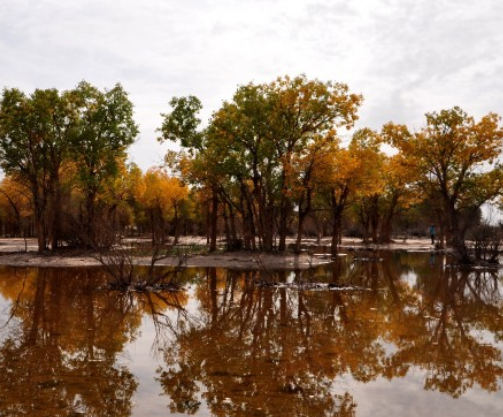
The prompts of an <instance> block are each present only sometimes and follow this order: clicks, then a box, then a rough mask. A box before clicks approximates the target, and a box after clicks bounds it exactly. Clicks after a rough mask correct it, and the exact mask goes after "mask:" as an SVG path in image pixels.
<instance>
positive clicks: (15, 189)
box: [0, 176, 33, 237]
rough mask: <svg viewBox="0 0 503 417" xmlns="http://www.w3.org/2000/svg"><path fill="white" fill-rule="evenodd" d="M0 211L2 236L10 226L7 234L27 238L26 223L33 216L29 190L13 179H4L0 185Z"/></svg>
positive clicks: (9, 177) (10, 177)
mask: <svg viewBox="0 0 503 417" xmlns="http://www.w3.org/2000/svg"><path fill="white" fill-rule="evenodd" d="M0 210H1V212H2V218H3V219H2V220H3V223H4V224H3V230H2V232H3V234H5V233H6V232H7V226H9V225H10V226H11V229H10V231H9V232H7V233H9V234H10V235H14V236H23V237H26V236H28V231H27V230H26V226H27V224H26V223H27V222H29V220H30V218H31V217H32V216H33V211H32V204H31V200H30V189H29V187H28V186H27V185H26V184H24V183H23V182H21V181H17V180H16V178H15V177H12V176H8V177H5V178H4V179H3V180H2V182H1V183H0Z"/></svg>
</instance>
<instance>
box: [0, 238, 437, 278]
mask: <svg viewBox="0 0 503 417" xmlns="http://www.w3.org/2000/svg"><path fill="white" fill-rule="evenodd" d="M202 242H204V244H205V243H206V242H205V239H202V238H197V237H183V238H182V239H181V242H180V244H181V245H186V246H189V245H193V246H204V244H203V243H202ZM303 245H305V246H306V247H307V248H309V249H308V250H306V251H304V252H302V253H301V254H293V253H289V252H287V253H285V254H270V253H260V252H248V251H236V252H215V253H210V254H204V255H188V256H187V257H186V260H185V262H184V266H186V267H188V268H213V267H222V268H231V269H246V270H253V269H262V268H267V269H309V268H311V267H314V266H318V265H322V264H327V263H330V262H332V259H331V256H330V253H329V250H330V244H329V238H327V239H323V240H322V241H321V244H317V243H316V240H315V239H312V240H310V239H305V240H304V241H303ZM25 247H26V249H27V251H25ZM36 248H37V247H36V241H35V240H34V239H30V240H27V241H26V246H25V241H24V240H23V239H0V265H3V266H11V267H28V268H30V267H31V268H41V267H42V268H67V267H99V266H101V263H100V261H99V260H98V259H96V257H93V256H92V255H89V254H86V255H78V254H64V253H63V254H55V255H39V254H38V253H37V252H36ZM315 249H316V250H315ZM320 250H323V251H324V252H325V253H323V252H321V253H316V252H320ZM369 250H370V251H374V252H375V251H401V252H416V253H417V252H423V253H424V252H426V253H430V252H431V253H439V252H438V251H436V250H435V248H434V247H433V245H431V242H430V241H429V239H426V238H423V239H408V240H406V241H398V242H394V243H390V244H379V245H378V244H365V243H363V242H362V241H361V240H360V239H355V238H344V239H343V241H342V244H341V246H340V251H341V254H340V256H345V255H348V254H351V253H354V252H359V251H369ZM134 263H135V265H149V264H150V257H147V256H144V257H142V256H139V257H136V258H135V262H134ZM178 263H179V258H178V257H177V256H172V257H168V258H165V259H162V260H160V261H158V262H156V266H176V265H177V264H178Z"/></svg>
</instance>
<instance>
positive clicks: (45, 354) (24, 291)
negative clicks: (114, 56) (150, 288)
mask: <svg viewBox="0 0 503 417" xmlns="http://www.w3.org/2000/svg"><path fill="white" fill-rule="evenodd" d="M382 256H383V257H384V259H383V260H382V261H380V262H362V261H357V262H352V260H353V258H352V257H351V256H348V257H345V258H342V259H341V260H340V262H337V263H334V264H331V265H327V266H326V267H323V268H317V269H313V270H310V271H306V272H302V273H295V272H280V273H276V274H272V275H270V274H263V273H262V274H261V273H253V272H248V273H245V272H237V271H229V270H224V269H190V270H186V271H185V272H184V274H183V277H182V278H181V279H182V281H183V284H184V288H185V290H184V291H183V292H180V293H177V294H170V293H154V294H141V293H118V292H111V291H107V290H105V289H104V288H105V277H104V275H103V273H101V272H100V271H99V270H98V269H13V268H3V269H0V416H2V417H3V416H9V417H10V416H77V415H84V416H166V415H170V414H173V415H176V414H177V413H179V414H180V415H195V416H405V415H407V416H428V417H431V416H437V415H438V416H440V415H441V416H470V417H473V416H501V415H503V393H502V392H501V391H500V388H501V385H502V378H503V362H502V351H503V343H502V340H503V303H502V298H501V297H502V293H503V291H501V284H502V283H501V279H500V278H499V277H498V274H497V273H494V272H493V273H491V272H484V271H479V272H477V273H469V272H466V271H459V270H453V269H451V268H445V266H444V264H445V259H443V258H442V257H436V258H435V257H430V255H429V254H415V255H413V254H387V255H382ZM254 280H255V281H257V280H258V281H261V282H263V281H268V282H271V281H275V282H284V283H296V284H299V283H301V284H306V283H312V282H318V283H325V284H326V283H339V284H351V285H353V286H355V287H353V290H351V291H329V290H328V288H327V287H326V286H319V287H317V288H312V287H311V286H309V290H307V289H306V287H303V286H302V285H301V286H300V288H299V287H298V286H289V285H286V286H283V287H280V288H270V287H259V286H256V285H254V283H253V282H254ZM362 289H364V290H362Z"/></svg>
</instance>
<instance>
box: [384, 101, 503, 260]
mask: <svg viewBox="0 0 503 417" xmlns="http://www.w3.org/2000/svg"><path fill="white" fill-rule="evenodd" d="M499 122H500V117H499V116H497V115H496V114H494V113H490V114H488V115H486V116H484V117H482V118H481V120H480V121H478V122H476V121H475V119H474V118H473V117H471V116H469V115H468V114H467V113H465V112H464V111H463V110H462V109H460V108H459V107H454V108H453V109H450V110H441V111H439V112H433V113H427V114H426V126H425V127H424V128H422V129H421V130H419V131H418V132H415V133H411V132H409V130H408V129H407V128H406V127H405V126H398V125H394V124H392V123H390V124H388V125H386V126H385V127H384V128H383V135H384V137H385V138H386V140H387V141H388V142H389V143H390V144H392V145H393V146H395V147H396V148H397V149H398V150H399V152H400V153H401V154H402V155H403V164H404V166H405V167H407V168H408V169H410V170H414V171H416V172H417V173H419V174H420V175H421V176H420V179H419V180H418V181H417V184H418V186H420V188H421V189H422V190H423V192H424V193H425V194H426V195H428V196H431V197H433V198H435V199H438V201H439V202H440V204H441V209H442V212H443V216H444V218H445V222H446V229H447V231H448V232H449V235H450V236H451V239H452V245H453V247H454V249H455V250H456V252H457V254H458V255H459V258H460V261H461V262H465V263H466V262H470V256H469V253H468V248H467V245H466V242H465V236H466V231H467V229H468V227H469V226H470V222H469V221H467V220H466V219H470V217H471V218H473V215H474V214H476V213H477V212H478V210H479V209H480V207H481V206H482V205H483V204H484V203H486V202H488V201H490V200H491V199H493V198H495V197H496V196H498V195H500V194H501V192H502V191H503V189H502V171H501V169H500V167H499V165H498V164H497V162H496V161H497V158H498V156H499V155H500V153H501V150H502V147H503V141H502V139H503V129H502V128H501V127H500V126H499ZM470 213H471V214H470ZM463 218H464V219H465V221H463Z"/></svg>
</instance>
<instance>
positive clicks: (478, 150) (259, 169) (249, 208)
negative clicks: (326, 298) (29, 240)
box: [0, 75, 503, 262]
mask: <svg viewBox="0 0 503 417" xmlns="http://www.w3.org/2000/svg"><path fill="white" fill-rule="evenodd" d="M362 105H363V96H361V95H358V94H354V93H351V91H350V90H349V87H348V86H347V85H346V84H344V83H339V82H333V81H320V80H317V79H308V78H307V77H306V76H305V75H300V76H297V77H295V78H291V77H288V76H284V77H279V78H278V79H276V80H274V81H272V82H270V83H264V84H255V83H249V84H246V85H241V86H239V87H238V88H237V90H236V92H235V94H234V95H233V97H231V98H230V99H228V100H225V101H223V103H222V105H221V107H220V108H219V109H218V110H216V111H215V112H214V113H213V114H212V116H211V117H210V119H209V120H208V121H207V122H204V123H203V122H202V121H201V120H200V118H199V113H200V111H201V109H202V103H201V101H200V100H199V99H198V98H197V97H195V96H186V97H174V98H172V99H171V100H170V101H169V107H168V106H167V109H166V113H163V114H162V125H161V126H159V128H158V135H159V136H158V138H155V139H154V138H153V140H158V141H160V142H166V141H170V142H173V143H175V144H176V145H177V149H179V150H177V151H168V152H167V154H166V156H165V164H164V165H163V166H156V167H152V168H150V169H148V170H147V171H146V172H143V171H142V170H141V169H140V168H139V167H138V166H136V165H135V164H132V163H128V148H129V147H130V145H132V144H133V143H134V141H135V138H136V137H137V135H138V132H139V126H138V125H137V123H136V122H135V120H134V114H133V103H132V102H131V101H130V99H129V97H128V94H127V92H126V91H125V90H124V88H123V87H122V86H121V85H120V84H117V85H115V86H114V87H113V88H111V89H105V90H103V91H102V90H100V89H99V88H97V87H95V86H93V85H91V84H89V83H88V82H85V81H82V82H81V83H80V84H78V85H77V86H76V88H75V89H73V90H68V91H58V90H57V89H36V90H35V91H33V92H31V93H30V94H26V93H24V92H22V91H20V90H19V89H16V88H4V90H3V92H2V96H1V100H0V167H1V168H2V170H3V173H4V176H3V179H2V181H1V184H0V234H1V235H2V236H5V237H25V238H26V237H36V238H37V241H38V251H39V252H40V253H46V252H55V251H59V250H62V249H63V248H68V247H76V248H84V249H94V248H109V247H111V246H113V245H114V244H116V243H118V242H120V240H121V239H123V238H124V237H140V236H142V237H148V238H149V239H151V241H152V245H165V244H167V243H168V242H170V243H175V244H176V242H177V240H178V238H179V237H180V236H182V235H203V236H206V237H207V242H208V249H209V251H215V250H217V246H218V245H217V243H218V241H219V238H220V239H221V238H223V240H224V241H225V245H226V249H228V250H252V251H264V252H285V251H287V250H290V251H295V252H299V251H300V250H301V245H302V239H304V238H306V237H310V238H313V239H318V240H319V239H321V238H322V237H325V236H330V237H331V253H332V255H334V256H335V255H337V253H338V251H339V244H340V239H341V236H342V235H345V236H348V235H350V236H355V237H359V238H361V239H363V240H364V241H368V242H374V243H387V242H391V241H392V240H393V239H397V238H401V239H406V238H407V237H410V236H414V235H419V236H423V235H427V233H428V228H429V226H430V225H435V227H436V229H437V236H436V239H437V243H436V246H437V248H438V249H443V248H445V247H451V248H453V251H454V253H455V254H456V255H457V256H458V258H459V260H460V262H473V260H474V259H475V258H480V257H484V258H485V259H486V260H491V261H495V260H496V257H497V254H498V253H499V249H500V241H501V230H500V229H501V227H500V226H497V225H496V226H495V225H494V224H492V225H490V224H489V222H488V221H487V219H484V217H483V216H482V208H483V207H484V206H485V205H487V204H491V205H493V206H498V204H499V203H500V199H501V196H502V194H503V182H502V180H503V170H502V166H501V165H500V163H499V157H500V154H501V151H502V147H503V129H502V127H501V125H500V117H499V116H498V115H497V114H494V113H489V114H487V115H485V116H483V117H482V118H480V119H479V120H476V119H475V118H474V117H472V116H471V115H469V114H467V113H466V112H465V111H464V110H462V109H461V108H459V107H453V108H451V109H443V110H438V111H432V112H431V113H427V114H426V115H425V123H424V126H423V127H421V128H420V129H417V130H412V129H409V128H408V127H407V126H405V125H400V124H395V123H393V122H389V123H387V124H385V125H384V126H382V128H381V130H380V131H377V130H372V129H370V128H359V129H356V128H355V123H356V121H357V120H358V110H359V109H360V107H361V106H362Z"/></svg>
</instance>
